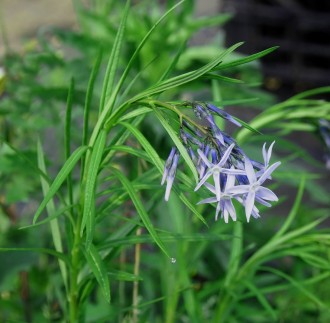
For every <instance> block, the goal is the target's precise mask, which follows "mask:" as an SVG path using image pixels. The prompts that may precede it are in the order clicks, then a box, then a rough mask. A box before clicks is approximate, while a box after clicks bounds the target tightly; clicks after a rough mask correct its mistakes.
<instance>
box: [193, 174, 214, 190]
mask: <svg viewBox="0 0 330 323" xmlns="http://www.w3.org/2000/svg"><path fill="white" fill-rule="evenodd" d="M211 175H212V172H210V171H208V172H207V173H206V174H205V175H204V177H203V178H202V179H201V180H200V182H199V183H198V184H197V186H196V187H195V192H196V191H197V190H199V189H200V188H201V186H202V185H203V184H204V183H205V182H206V180H207V179H208V178H209V177H210V176H211Z"/></svg>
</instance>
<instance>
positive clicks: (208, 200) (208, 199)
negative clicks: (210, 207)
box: [197, 197, 218, 205]
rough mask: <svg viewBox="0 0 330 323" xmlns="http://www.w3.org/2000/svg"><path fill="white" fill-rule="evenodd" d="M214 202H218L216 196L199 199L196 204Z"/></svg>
mask: <svg viewBox="0 0 330 323" xmlns="http://www.w3.org/2000/svg"><path fill="white" fill-rule="evenodd" d="M215 202H218V200H217V198H216V197H209V198H207V199H205V200H201V201H199V202H198V203H197V204H198V205H199V204H209V203H215Z"/></svg>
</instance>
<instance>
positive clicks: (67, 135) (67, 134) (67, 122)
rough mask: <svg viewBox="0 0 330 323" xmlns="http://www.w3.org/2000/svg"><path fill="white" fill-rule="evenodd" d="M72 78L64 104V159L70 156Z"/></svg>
mask: <svg viewBox="0 0 330 323" xmlns="http://www.w3.org/2000/svg"><path fill="white" fill-rule="evenodd" d="M74 84H75V82H74V78H72V79H71V83H70V87H69V92H68V98H67V103H66V114H65V136H64V150H65V159H68V158H69V156H70V143H71V116H72V104H73V95H74Z"/></svg>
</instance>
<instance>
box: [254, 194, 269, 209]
mask: <svg viewBox="0 0 330 323" xmlns="http://www.w3.org/2000/svg"><path fill="white" fill-rule="evenodd" d="M255 200H256V201H257V202H258V203H260V204H262V205H264V206H267V207H271V206H272V205H271V204H270V203H268V202H266V201H264V200H263V199H262V198H261V197H259V196H258V193H257V194H256V197H255Z"/></svg>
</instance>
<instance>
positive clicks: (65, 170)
mask: <svg viewBox="0 0 330 323" xmlns="http://www.w3.org/2000/svg"><path fill="white" fill-rule="evenodd" d="M87 149H88V147H86V146H82V147H79V148H77V149H76V150H75V151H74V152H73V153H72V155H71V156H70V157H69V158H68V159H67V161H66V162H65V164H64V165H63V167H62V168H61V170H60V171H59V173H58V174H57V176H56V178H55V179H54V182H53V183H52V184H51V186H50V187H49V190H48V192H47V194H46V196H45V197H44V199H43V201H42V202H41V204H40V205H39V207H38V209H37V211H36V213H35V215H34V218H33V223H36V221H37V220H38V218H39V216H40V215H41V213H42V211H43V210H44V208H45V207H46V205H47V204H48V202H49V201H50V200H51V199H52V198H53V197H54V195H55V194H56V193H57V191H58V190H59V188H60V187H61V185H62V184H63V182H64V181H65V179H66V178H67V176H68V175H69V174H70V172H71V171H72V169H73V168H74V166H75V165H76V164H77V162H78V161H79V160H80V158H81V157H82V156H83V155H84V153H85V152H86V151H87Z"/></svg>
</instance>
